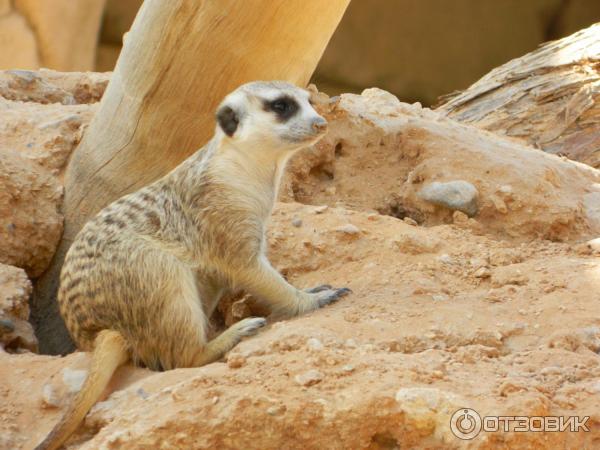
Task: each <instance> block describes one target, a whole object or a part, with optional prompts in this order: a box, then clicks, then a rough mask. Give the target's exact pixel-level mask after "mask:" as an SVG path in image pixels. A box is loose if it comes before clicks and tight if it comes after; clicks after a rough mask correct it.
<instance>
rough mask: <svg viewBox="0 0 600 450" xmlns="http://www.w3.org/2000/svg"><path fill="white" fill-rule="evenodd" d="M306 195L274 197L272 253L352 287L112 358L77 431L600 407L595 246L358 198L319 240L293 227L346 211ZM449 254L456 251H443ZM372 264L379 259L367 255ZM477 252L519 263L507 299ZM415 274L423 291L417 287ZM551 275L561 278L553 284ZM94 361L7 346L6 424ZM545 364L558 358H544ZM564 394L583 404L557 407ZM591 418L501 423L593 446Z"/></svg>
mask: <svg viewBox="0 0 600 450" xmlns="http://www.w3.org/2000/svg"><path fill="white" fill-rule="evenodd" d="M312 211H313V207H312V206H304V205H299V204H294V203H291V204H278V205H277V206H276V209H275V211H274V214H273V217H272V220H271V223H270V226H269V234H270V236H272V235H273V234H274V233H281V234H282V235H283V236H285V239H270V240H269V243H270V248H269V254H270V258H271V260H272V262H273V264H274V265H275V267H276V268H277V269H278V270H280V271H282V272H283V273H284V274H285V275H286V277H287V278H288V279H289V280H290V281H291V282H292V283H293V284H294V285H296V286H298V287H300V288H306V287H312V286H316V285H319V284H322V283H324V282H327V283H331V284H332V285H334V286H348V287H350V288H351V289H352V290H353V294H351V295H349V296H347V297H344V298H343V299H341V300H340V301H339V302H337V303H335V304H332V305H330V306H328V307H326V308H324V309H322V310H319V311H314V312H312V313H310V314H307V315H305V316H301V317H297V318H294V319H290V320H285V321H279V322H275V323H274V324H273V325H272V326H270V327H268V328H266V329H264V330H263V331H261V332H260V333H258V335H257V336H254V337H251V338H248V339H246V340H244V341H243V342H241V343H240V344H239V345H238V346H236V348H235V349H234V350H233V351H232V352H231V354H230V355H228V356H227V358H226V363H223V362H217V363H214V364H209V365H207V366H204V367H201V368H197V369H181V370H173V371H167V372H161V373H153V372H150V371H148V370H145V369H133V368H130V367H128V368H124V369H122V370H119V371H118V373H117V374H116V376H115V378H114V380H113V381H112V383H111V387H110V389H109V393H110V395H109V396H108V398H107V399H106V400H105V401H103V402H101V403H99V404H97V405H96V406H95V407H94V409H93V410H92V412H91V413H90V414H89V415H88V417H87V419H86V422H85V425H84V426H82V427H81V429H80V430H79V431H78V433H77V434H76V436H75V437H74V439H73V441H72V442H73V448H78V449H85V450H91V449H97V448H103V447H104V446H106V447H109V448H110V447H111V446H113V447H114V446H119V448H123V449H133V448H140V447H144V446H145V447H148V448H156V447H157V446H160V445H161V444H160V443H161V442H167V441H168V442H170V443H172V445H175V446H177V447H179V448H225V449H227V448H231V449H233V448H248V449H253V448H256V449H258V448H261V449H262V448H282V447H287V448H293V449H296V448H297V449H300V448H308V449H313V448H368V447H369V446H375V445H383V444H381V443H387V444H386V445H388V444H389V445H388V447H389V446H390V445H392V443H393V445H395V446H397V447H401V448H402V447H411V446H412V447H419V448H422V447H429V448H453V447H455V446H458V445H459V443H458V441H457V440H456V439H455V438H454V437H453V435H452V434H451V430H450V427H449V423H450V417H451V415H452V414H453V413H454V412H455V411H456V410H457V409H458V408H459V407H469V408H473V409H475V410H476V411H478V412H479V413H480V414H481V415H494V414H506V413H508V411H519V413H520V414H524V415H525V414H530V415H535V414H539V413H544V415H571V414H573V411H577V414H579V415H590V416H592V417H593V419H592V423H594V424H595V423H596V422H597V421H598V420H600V416H598V414H597V405H598V403H599V402H600V390H593V389H592V388H591V387H592V386H593V383H595V382H596V380H597V379H598V378H599V377H600V365H598V363H597V355H596V353H595V352H596V351H597V350H598V348H599V344H598V342H600V340H599V337H600V335H599V334H598V331H597V330H598V327H599V324H598V323H597V322H598V321H597V317H596V315H594V314H592V313H591V311H595V310H596V307H597V295H596V293H597V292H598V290H600V284H599V283H600V278H598V277H597V276H595V274H596V272H597V271H598V270H600V262H599V261H598V258H595V257H594V256H593V255H586V254H578V253H576V252H575V251H574V250H573V248H572V246H571V245H569V244H563V243H553V242H547V241H535V240H533V241H530V242H528V243H526V244H525V245H522V246H521V245H518V244H514V243H512V242H508V241H506V240H505V239H497V238H496V237H495V236H493V235H476V234H473V233H472V232H471V231H469V230H468V229H462V228H459V227H456V226H454V225H434V226H432V227H428V228H425V227H419V228H415V227H414V226H411V225H407V224H406V223H404V222H403V221H400V220H397V219H396V218H394V217H386V216H381V217H380V218H379V219H378V220H376V221H374V220H371V216H372V213H370V212H354V213H352V214H351V217H352V223H353V224H354V225H355V226H356V227H358V228H359V229H361V230H362V237H361V239H358V240H356V241H353V242H352V243H351V244H348V245H343V246H340V245H339V241H338V239H337V237H336V235H335V234H329V233H320V234H319V238H318V239H319V246H320V248H321V251H315V249H314V248H312V247H306V246H305V245H304V244H303V242H304V241H306V240H308V239H309V238H310V239H313V240H314V236H313V234H314V233H315V230H330V229H335V228H336V227H338V226H341V225H344V224H346V223H348V217H349V214H350V213H351V212H350V211H348V210H344V209H342V208H334V207H331V208H329V209H328V210H327V211H325V212H324V213H322V214H314V213H313V212H312ZM293 217H302V218H303V221H304V226H302V227H300V228H296V227H294V226H293V224H292V218H293ZM416 231H420V232H422V233H423V234H424V235H425V236H427V237H428V238H429V239H431V240H434V239H435V240H437V241H439V242H443V246H441V247H440V248H438V249H437V250H435V251H433V252H431V253H419V254H417V255H413V254H409V253H404V252H399V251H398V249H397V248H396V247H393V246H390V245H389V242H390V241H391V240H392V239H393V238H396V237H397V236H398V235H400V234H402V233H409V232H410V233H415V232H416ZM292 232H293V235H292ZM443 255H449V256H451V259H452V263H448V264H447V263H443V262H442V261H440V257H442V256H443ZM350 256H351V257H352V258H349V257H350ZM443 259H444V258H442V260H443ZM339 261H344V263H343V264H340V263H339ZM368 263H373V269H369V270H367V269H365V265H366V264H368ZM487 266H489V267H490V270H491V271H492V273H493V274H495V275H496V274H498V273H501V272H502V270H504V271H506V273H507V275H506V279H507V280H508V279H511V277H509V275H508V274H509V273H512V274H513V275H514V274H516V273H517V272H518V271H520V272H521V273H522V274H526V275H527V277H528V281H527V284H526V285H523V286H518V285H511V284H508V285H505V286H502V287H499V288H495V289H497V290H498V292H497V295H499V296H501V297H502V301H496V302H490V301H488V300H486V294H487V292H488V291H489V289H490V283H489V282H488V281H486V280H475V279H474V278H473V277H472V276H471V275H470V274H471V273H472V271H474V270H476V268H479V267H487ZM573 273H580V274H582V275H583V276H580V277H573V276H572V274H573ZM513 278H514V277H513ZM424 280H429V283H428V284H427V286H428V287H427V289H428V291H429V293H427V294H423V293H412V291H413V290H415V288H416V287H417V286H420V285H424ZM547 280H552V281H553V282H557V283H558V282H561V283H563V282H564V284H563V286H564V287H563V288H560V289H559V290H556V291H551V292H545V288H546V287H547V286H548V284H547ZM508 288H515V290H514V291H510V290H508ZM433 296H444V297H445V300H444V301H432V297H433ZM560 306H564V308H563V309H560V308H559V307H560ZM519 310H522V312H523V314H521V313H520V312H519ZM312 339H314V340H315V341H313V340H312ZM317 340H318V341H319V342H320V343H321V344H322V345H323V348H322V349H320V350H315V348H316V347H319V346H318V344H316V341H317ZM309 341H310V342H311V344H309ZM88 363H89V358H88V357H87V355H85V354H82V353H75V354H72V355H69V356H67V357H66V358H52V357H47V356H37V355H7V354H0V379H2V380H3V384H4V385H6V386H10V389H5V390H2V389H0V414H3V415H4V416H5V417H6V418H7V420H6V421H5V422H2V421H0V436H3V438H4V439H7V437H6V436H8V437H9V438H10V439H11V440H12V442H14V445H17V444H18V445H21V446H22V447H23V448H31V447H33V444H34V443H36V442H37V441H38V440H39V439H41V438H42V436H43V435H45V433H47V432H48V430H49V429H50V428H51V427H52V425H53V424H54V423H56V421H57V420H58V419H59V417H60V415H61V414H62V412H63V411H64V408H65V407H66V404H67V401H66V400H67V399H68V398H69V395H70V394H69V388H68V384H69V383H65V381H64V373H65V369H68V370H67V372H66V373H69V372H70V373H72V372H77V371H85V370H86V369H87V364H88ZM547 367H553V368H554V369H553V370H552V371H548V370H546V371H544V373H541V369H543V368H547ZM313 371H314V372H313ZM315 372H316V373H318V375H317V374H316V373H315ZM309 375H310V376H309ZM567 379H568V382H564V381H561V380H567ZM474 380H476V381H474ZM47 384H50V385H51V389H52V394H53V395H50V396H49V394H48V389H49V388H47V387H45V385H47ZM541 392H543V395H542V394H541ZM48 398H50V399H51V400H50V401H47V399H48ZM215 398H217V401H215V400H214V399H215ZM44 399H46V400H44ZM49 404H58V405H59V406H58V407H50V406H49ZM569 404H575V405H576V409H575V410H574V409H569V408H570V407H567V406H561V405H569ZM455 408H456V409H455ZM507 408H508V409H507ZM349 411H351V413H349ZM207 418H209V419H210V420H207ZM33 421H35V423H36V425H37V426H36V428H35V430H33V431H32V430H31V426H30V424H31V423H32V422H33ZM315 430H319V432H318V433H315ZM598 430H600V429H598V428H597V427H592V428H591V431H590V433H569V434H567V435H561V436H558V433H555V434H546V435H541V434H539V433H529V434H528V433H510V434H505V435H503V439H504V441H503V445H506V446H507V447H511V448H518V447H526V448H527V447H529V448H531V447H536V446H537V447H539V448H548V449H550V448H562V447H564V446H568V447H571V448H585V447H586V445H587V446H588V447H593V446H592V444H591V442H592V440H593V439H598V438H599V436H598ZM315 439H318V441H315ZM490 439H493V435H491V434H482V435H480V436H478V437H477V438H476V440H474V441H471V442H472V446H473V448H481V449H486V448H490V445H493V444H490V442H495V441H493V440H492V441H490ZM17 448H18V446H17Z"/></svg>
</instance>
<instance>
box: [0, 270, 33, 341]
mask: <svg viewBox="0 0 600 450" xmlns="http://www.w3.org/2000/svg"><path fill="white" fill-rule="evenodd" d="M31 289H32V288H31V282H30V281H29V279H28V278H27V275H26V274H25V271H24V270H22V269H19V268H17V267H13V266H7V265H5V264H1V263H0V347H3V348H4V349H7V350H10V351H15V350H21V349H27V350H30V351H37V339H36V338H35V335H34V334H33V328H32V327H31V324H30V323H29V322H28V320H29V303H28V302H29V296H30V295H31Z"/></svg>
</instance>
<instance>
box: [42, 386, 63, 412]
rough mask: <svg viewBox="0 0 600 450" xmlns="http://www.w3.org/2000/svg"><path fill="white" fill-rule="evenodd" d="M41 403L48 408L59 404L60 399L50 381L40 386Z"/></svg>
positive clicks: (56, 406)
mask: <svg viewBox="0 0 600 450" xmlns="http://www.w3.org/2000/svg"><path fill="white" fill-rule="evenodd" d="M42 403H43V406H45V407H48V408H58V407H59V406H60V399H59V398H58V396H57V395H56V392H55V391H54V388H53V387H52V385H51V384H50V383H46V384H45V385H44V387H43V388H42Z"/></svg>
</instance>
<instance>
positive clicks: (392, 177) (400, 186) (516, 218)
mask: <svg viewBox="0 0 600 450" xmlns="http://www.w3.org/2000/svg"><path fill="white" fill-rule="evenodd" d="M317 107H318V108H319V109H320V111H321V112H322V113H323V114H324V115H325V116H326V117H327V119H328V121H329V124H330V132H329V133H328V135H327V136H326V137H325V138H324V139H323V140H322V141H321V142H319V143H318V144H317V145H316V146H314V147H313V148H311V149H309V150H306V151H303V152H301V153H300V154H298V155H297V156H296V157H295V158H294V159H293V160H292V161H291V164H290V166H289V169H288V171H287V174H286V177H285V179H284V186H283V187H282V189H281V199H282V200H285V201H289V200H295V201H299V202H302V203H309V204H328V205H330V206H335V205H338V204H343V205H345V206H346V207H348V208H351V209H354V210H363V211H373V210H376V211H378V212H379V213H381V214H388V215H391V216H394V217H398V218H401V219H403V218H405V217H410V218H411V219H413V220H415V221H416V222H418V223H419V224H424V225H434V224H440V223H447V222H449V221H450V220H451V218H452V214H453V212H452V210H449V209H447V208H439V207H437V206H435V205H432V204H431V203H430V202H428V201H426V200H424V199H423V198H421V196H420V195H419V194H420V193H421V192H422V189H423V187H424V186H427V185H429V184H431V183H434V182H437V183H448V182H453V181H456V180H469V183H471V184H473V185H474V186H477V191H478V196H477V198H478V200H477V203H478V207H479V212H478V214H477V221H476V222H471V221H470V220H471V219H468V218H467V219H468V220H465V221H464V225H465V226H467V227H470V228H472V229H473V230H474V231H477V232H483V233H488V234H495V235H499V236H511V237H526V238H536V237H540V238H547V239H553V240H573V239H579V238H586V237H587V238H591V237H595V236H597V235H598V233H600V226H599V225H598V223H597V217H596V216H597V215H598V214H597V211H596V209H597V204H598V202H597V201H596V200H597V198H596V196H597V195H598V194H599V193H600V183H599V182H600V171H598V170H595V169H592V168H589V167H587V166H584V165H582V164H578V163H575V162H572V161H569V160H566V159H564V158H559V157H556V156H554V155H548V154H540V153H541V152H539V151H538V150H535V149H533V148H531V147H527V146H524V145H522V144H520V143H518V142H516V141H513V140H508V139H506V138H503V137H499V136H496V135H493V134H491V133H485V132H482V131H481V130H480V129H478V128H476V127H472V126H467V125H463V124H459V123H457V122H455V121H453V120H450V119H448V118H446V117H444V115H443V114H441V113H437V112H434V111H431V110H428V109H426V108H424V109H422V108H414V107H413V106H412V105H408V104H405V103H401V102H400V101H398V99H396V98H395V97H394V96H392V95H391V94H389V93H387V92H385V91H382V90H380V89H367V90H365V91H364V92H363V93H362V94H361V95H354V94H344V95H342V96H340V97H338V98H332V99H330V100H327V101H322V102H321V103H320V104H318V106H317ZM330 186H335V188H336V190H335V195H330V194H329V193H328V192H329V191H328V190H327V188H329V187H330ZM459 213H460V214H464V213H462V212H460V211H454V214H455V215H456V214H459Z"/></svg>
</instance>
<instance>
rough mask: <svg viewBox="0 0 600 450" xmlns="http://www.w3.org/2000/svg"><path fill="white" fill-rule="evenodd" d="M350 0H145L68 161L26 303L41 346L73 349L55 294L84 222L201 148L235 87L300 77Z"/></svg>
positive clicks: (301, 81) (305, 80)
mask: <svg viewBox="0 0 600 450" xmlns="http://www.w3.org/2000/svg"><path fill="white" fill-rule="evenodd" d="M349 1H350V0H330V1H327V2H323V1H321V0H254V1H251V2H250V1H244V2H239V1H235V0H207V1H203V2H197V1H194V0H172V1H162V0H146V1H145V2H144V3H143V5H142V8H141V9H140V11H139V13H138V15H137V17H136V19H135V21H134V23H133V26H132V28H131V31H130V32H129V33H128V35H127V37H126V39H125V44H124V47H123V51H122V53H121V55H120V57H119V60H118V62H117V65H116V68H115V71H114V73H113V77H112V79H111V81H110V83H109V86H108V88H107V91H106V93H105V94H104V97H103V99H102V103H101V106H100V109H99V111H98V113H97V114H96V116H95V117H94V119H93V121H92V123H91V124H90V127H89V129H88V130H87V132H86V134H85V136H84V138H83V141H82V143H81V144H80V146H79V147H78V148H77V149H76V151H75V152H74V154H73V156H72V159H71V162H70V164H69V167H68V169H67V173H66V178H65V190H66V195H65V202H64V208H63V209H64V215H65V231H64V235H63V239H62V241H61V244H60V246H59V248H58V251H57V253H56V255H55V257H54V259H53V261H52V263H51V265H50V268H49V269H48V270H47V272H46V273H45V274H44V275H43V277H42V278H41V279H40V280H39V281H38V283H37V285H36V288H35V293H34V301H33V305H32V306H33V310H32V319H33V322H34V324H35V326H36V331H37V334H38V338H39V340H40V349H41V351H43V352H49V353H63V352H65V351H66V350H69V349H70V347H71V346H70V343H69V339H68V336H67V333H66V330H65V328H64V325H63V324H62V320H61V319H60V317H59V316H58V314H57V310H56V302H55V300H54V297H55V292H56V289H57V284H58V275H59V272H60V267H61V265H62V261H63V259H64V255H65V252H66V250H67V249H68V248H69V245H70V243H71V242H72V239H73V237H74V236H75V234H76V233H77V231H79V229H80V228H81V226H82V225H83V224H84V223H85V221H86V220H87V219H89V218H90V217H91V216H92V215H93V214H95V213H96V212H97V211H98V210H100V209H101V208H102V207H104V206H105V205H107V204H108V203H110V202H111V201H112V200H114V199H116V198H118V197H120V196H122V195H124V194H126V193H128V192H131V191H133V190H135V189H137V188H139V187H141V186H143V185H145V184H147V183H150V182H152V181H154V180H156V179H157V178H159V177H160V176H162V175H164V174H165V173H167V172H168V171H169V170H171V169H172V168H174V167H175V166H176V165H178V164H179V163H180V162H181V161H182V160H183V159H185V158H186V157H187V156H189V155H190V154H191V153H192V152H194V151H195V150H196V149H198V148H200V147H201V146H202V145H203V144H204V143H205V142H206V141H207V139H208V138H209V137H210V135H211V134H212V132H213V129H214V119H213V113H214V109H215V107H216V105H217V104H218V102H219V101H220V100H221V99H222V98H223V97H224V96H225V94H227V93H228V92H229V91H231V90H232V89H233V88H235V87H237V86H238V85H240V84H242V83H244V82H247V81H251V80H257V79H283V80H288V81H291V82H294V83H297V84H299V85H305V84H306V83H308V80H309V78H310V76H311V74H312V73H313V71H314V69H315V67H316V65H317V63H318V61H319V59H320V57H321V55H322V53H323V51H324V49H325V46H326V45H327V42H328V41H329V39H330V37H331V35H332V33H333V31H334V30H335V28H336V26H337V24H338V23H339V21H340V19H341V17H342V15H343V13H344V11H345V9H346V7H347V5H348V3H349Z"/></svg>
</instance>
